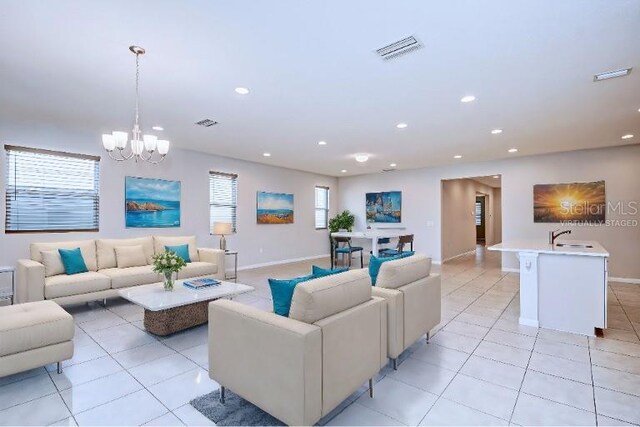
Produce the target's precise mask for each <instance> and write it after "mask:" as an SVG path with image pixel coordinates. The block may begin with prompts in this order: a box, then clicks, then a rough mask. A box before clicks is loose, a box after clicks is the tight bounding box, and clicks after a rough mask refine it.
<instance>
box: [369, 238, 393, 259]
mask: <svg viewBox="0 0 640 427" xmlns="http://www.w3.org/2000/svg"><path fill="white" fill-rule="evenodd" d="M390 243H391V238H390V237H380V238H379V239H378V247H379V246H380V245H388V244H390ZM390 250H392V249H391V248H386V247H384V248H380V247H379V248H378V254H382V253H384V252H386V251H390ZM369 253H370V254H371V255H373V251H371V252H369Z"/></svg>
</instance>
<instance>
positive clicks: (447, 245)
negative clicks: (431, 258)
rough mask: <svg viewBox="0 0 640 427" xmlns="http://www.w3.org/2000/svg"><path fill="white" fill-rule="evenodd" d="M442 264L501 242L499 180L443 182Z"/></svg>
mask: <svg viewBox="0 0 640 427" xmlns="http://www.w3.org/2000/svg"><path fill="white" fill-rule="evenodd" d="M441 241H442V248H441V250H442V260H443V262H447V261H449V260H452V259H455V258H458V257H461V256H463V255H466V254H471V253H474V252H475V251H476V249H477V247H478V246H491V245H495V244H498V243H500V242H501V241H502V176H501V175H489V176H476V177H468V178H467V177H465V178H457V179H444V180H442V240H441Z"/></svg>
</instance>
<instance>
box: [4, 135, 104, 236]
mask: <svg viewBox="0 0 640 427" xmlns="http://www.w3.org/2000/svg"><path fill="white" fill-rule="evenodd" d="M5 158H6V193H5V201H6V218H5V231H6V232H7V233H12V232H13V233H18V232H55V231H98V227H99V212H100V194H99V192H100V190H99V187H100V157H95V156H85V155H81V154H71V153H61V152H57V151H49V150H39V149H33V148H25V147H15V146H10V145H5Z"/></svg>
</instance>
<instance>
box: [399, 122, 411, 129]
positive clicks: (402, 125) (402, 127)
mask: <svg viewBox="0 0 640 427" xmlns="http://www.w3.org/2000/svg"><path fill="white" fill-rule="evenodd" d="M407 126H409V125H408V124H406V123H398V124H397V125H396V127H397V128H398V129H404V128H406V127H407Z"/></svg>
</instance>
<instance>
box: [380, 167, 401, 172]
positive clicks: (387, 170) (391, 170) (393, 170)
mask: <svg viewBox="0 0 640 427" xmlns="http://www.w3.org/2000/svg"><path fill="white" fill-rule="evenodd" d="M397 170H398V169H396V168H393V169H382V172H385V173H386V172H395V171H397Z"/></svg>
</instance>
